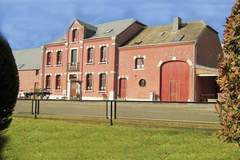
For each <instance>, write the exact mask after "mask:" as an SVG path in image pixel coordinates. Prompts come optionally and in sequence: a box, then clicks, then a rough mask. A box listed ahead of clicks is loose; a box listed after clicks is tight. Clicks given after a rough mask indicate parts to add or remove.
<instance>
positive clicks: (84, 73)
mask: <svg viewBox="0 0 240 160" xmlns="http://www.w3.org/2000/svg"><path fill="white" fill-rule="evenodd" d="M87 74H92V75H94V72H85V73H84V75H85V76H86V75H87Z"/></svg>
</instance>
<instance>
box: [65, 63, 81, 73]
mask: <svg viewBox="0 0 240 160" xmlns="http://www.w3.org/2000/svg"><path fill="white" fill-rule="evenodd" d="M67 66H68V71H79V70H80V64H79V63H68V65H67Z"/></svg>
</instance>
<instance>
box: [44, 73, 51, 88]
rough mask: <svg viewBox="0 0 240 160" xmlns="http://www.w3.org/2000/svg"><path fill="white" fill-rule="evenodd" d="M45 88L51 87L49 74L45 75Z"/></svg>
mask: <svg viewBox="0 0 240 160" xmlns="http://www.w3.org/2000/svg"><path fill="white" fill-rule="evenodd" d="M45 87H46V89H50V88H51V76H50V75H47V76H46V86H45Z"/></svg>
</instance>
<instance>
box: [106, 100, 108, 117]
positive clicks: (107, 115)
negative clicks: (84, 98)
mask: <svg viewBox="0 0 240 160" xmlns="http://www.w3.org/2000/svg"><path fill="white" fill-rule="evenodd" d="M106 119H108V100H106Z"/></svg>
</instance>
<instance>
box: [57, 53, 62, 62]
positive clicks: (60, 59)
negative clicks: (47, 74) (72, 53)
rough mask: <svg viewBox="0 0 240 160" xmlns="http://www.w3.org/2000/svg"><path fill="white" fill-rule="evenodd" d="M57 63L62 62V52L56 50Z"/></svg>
mask: <svg viewBox="0 0 240 160" xmlns="http://www.w3.org/2000/svg"><path fill="white" fill-rule="evenodd" d="M57 64H62V52H61V51H58V52H57Z"/></svg>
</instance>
